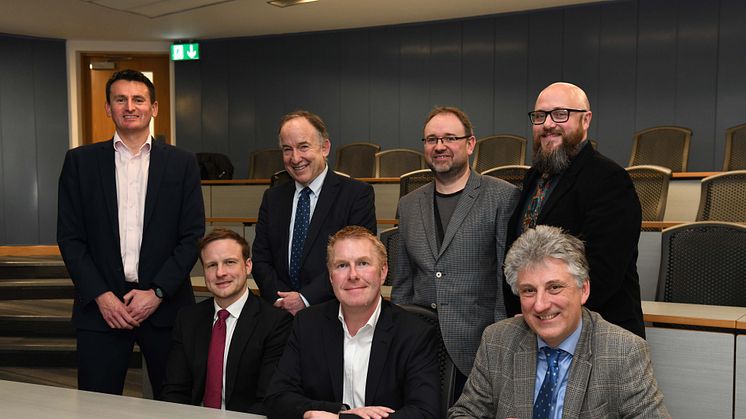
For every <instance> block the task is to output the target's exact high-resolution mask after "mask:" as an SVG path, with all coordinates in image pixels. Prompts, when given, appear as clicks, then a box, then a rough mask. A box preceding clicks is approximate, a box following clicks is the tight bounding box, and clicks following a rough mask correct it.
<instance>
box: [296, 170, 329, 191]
mask: <svg viewBox="0 0 746 419" xmlns="http://www.w3.org/2000/svg"><path fill="white" fill-rule="evenodd" d="M327 172H329V164H327V165H326V167H324V170H322V171H321V173H319V175H318V176H316V179H314V180H312V181H311V183H309V184H308V187H309V188H310V189H311V192H313V194H314V195H315V196H319V193H321V187H322V186H324V179H326V174H327ZM303 188H305V186H303V185H301V184H300V183H298V182H297V181H296V182H295V191H296V192H298V193H300V191H302V190H303Z"/></svg>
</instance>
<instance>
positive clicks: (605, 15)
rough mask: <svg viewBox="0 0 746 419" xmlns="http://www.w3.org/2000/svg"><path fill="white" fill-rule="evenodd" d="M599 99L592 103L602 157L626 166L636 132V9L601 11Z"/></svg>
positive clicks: (630, 4) (617, 6)
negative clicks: (604, 156) (633, 135)
mask: <svg viewBox="0 0 746 419" xmlns="http://www.w3.org/2000/svg"><path fill="white" fill-rule="evenodd" d="M599 38H600V42H599V49H600V53H599V77H598V79H599V88H598V99H597V100H596V101H595V102H592V103H591V109H593V120H592V122H591V124H592V125H595V126H596V130H597V131H596V132H597V137H596V139H597V140H598V148H599V151H601V153H603V154H604V155H606V156H608V157H610V158H612V159H614V160H615V161H616V162H618V163H620V164H622V165H623V166H626V165H627V163H628V162H629V155H630V152H631V150H632V134H633V133H634V132H635V114H636V112H635V106H636V97H637V96H636V91H637V90H636V89H635V85H636V74H635V68H636V58H637V57H636V45H637V7H636V4H635V3H634V2H622V3H615V4H612V5H609V6H607V7H602V8H601V32H600V35H599Z"/></svg>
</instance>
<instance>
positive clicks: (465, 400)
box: [448, 308, 670, 418]
mask: <svg viewBox="0 0 746 419" xmlns="http://www.w3.org/2000/svg"><path fill="white" fill-rule="evenodd" d="M536 345H537V344H536V334H535V333H534V332H533V331H532V330H531V329H530V328H529V327H528V325H526V322H525V321H523V318H522V317H514V318H511V319H508V320H504V321H502V322H499V323H497V324H494V325H492V326H490V327H488V328H487V329H486V330H485V331H484V336H483V337H482V344H481V346H480V347H479V352H478V353H477V359H476V361H475V363H474V369H473V370H472V373H471V375H470V376H469V380H468V381H467V382H466V386H465V387H464V392H463V393H462V395H461V398H459V400H458V401H457V402H456V404H455V405H454V406H453V407H452V408H451V410H449V412H448V417H449V418H506V417H514V418H530V417H531V416H532V411H533V402H534V400H533V399H534V385H535V383H536V352H537V347H536ZM569 374H570V375H569V378H568V382H567V390H566V392H565V404H564V406H565V407H564V410H563V412H562V417H563V418H578V417H580V418H638V417H639V418H670V415H669V414H668V411H667V410H666V407H665V406H664V405H663V395H662V394H661V392H660V391H659V390H658V384H657V383H656V381H655V377H654V376H653V366H652V364H651V362H650V352H649V350H648V346H647V343H645V341H644V340H643V339H642V338H640V337H639V336H636V335H634V334H633V333H631V332H629V331H626V330H624V329H622V328H621V327H619V326H615V325H613V324H611V323H609V322H607V321H606V320H604V319H603V318H601V316H600V315H598V313H595V312H592V311H590V310H588V309H586V308H584V309H583V330H582V331H581V333H580V340H579V341H578V346H577V347H576V348H575V355H574V357H573V360H572V364H571V365H570V372H569Z"/></svg>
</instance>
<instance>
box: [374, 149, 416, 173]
mask: <svg viewBox="0 0 746 419" xmlns="http://www.w3.org/2000/svg"><path fill="white" fill-rule="evenodd" d="M375 160H376V177H399V176H401V175H403V174H405V173H409V172H411V171H413V170H420V169H424V168H425V156H424V155H422V153H420V152H419V151H415V150H410V149H408V148H394V149H391V150H384V151H379V152H378V153H376V155H375Z"/></svg>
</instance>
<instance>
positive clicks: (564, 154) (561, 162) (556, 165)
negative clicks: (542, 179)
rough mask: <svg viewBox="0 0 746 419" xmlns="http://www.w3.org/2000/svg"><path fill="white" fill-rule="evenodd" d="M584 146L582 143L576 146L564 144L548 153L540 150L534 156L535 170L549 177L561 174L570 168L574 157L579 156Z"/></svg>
mask: <svg viewBox="0 0 746 419" xmlns="http://www.w3.org/2000/svg"><path fill="white" fill-rule="evenodd" d="M583 144H584V142H582V141H581V142H579V143H577V144H574V145H572V144H567V143H566V142H563V143H562V145H561V146H559V147H557V148H556V149H554V150H551V151H548V152H545V151H544V150H542V149H541V148H539V150H538V152H537V153H535V154H534V160H533V162H532V165H533V168H534V169H535V170H536V171H538V172H539V173H541V174H545V175H549V176H554V175H557V174H560V173H562V172H563V171H564V170H565V169H567V168H568V167H569V166H570V163H571V162H572V159H573V157H575V156H577V155H578V153H579V152H580V148H581V147H582V145H583Z"/></svg>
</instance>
